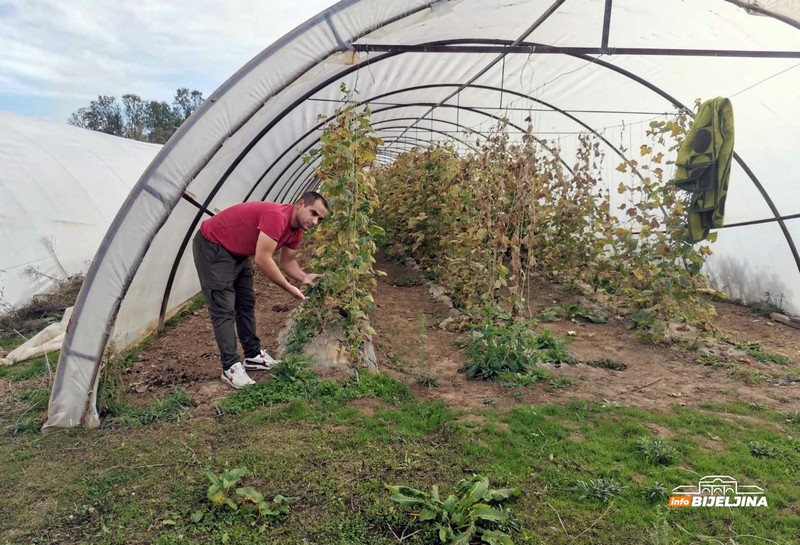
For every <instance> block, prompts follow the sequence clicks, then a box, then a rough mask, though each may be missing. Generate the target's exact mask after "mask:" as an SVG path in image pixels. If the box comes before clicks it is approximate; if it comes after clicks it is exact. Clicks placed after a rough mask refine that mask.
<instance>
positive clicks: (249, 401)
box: [217, 356, 411, 414]
mask: <svg viewBox="0 0 800 545" xmlns="http://www.w3.org/2000/svg"><path fill="white" fill-rule="evenodd" d="M364 397H378V398H381V399H384V400H386V401H388V402H390V403H397V402H398V401H404V400H407V399H409V398H410V397H411V391H410V390H409V389H408V386H406V385H405V384H403V383H401V382H399V381H396V380H394V379H392V378H391V377H389V376H388V375H385V374H383V373H357V374H356V377H355V378H354V379H353V380H352V381H350V382H348V383H347V384H345V385H344V386H339V385H338V384H336V383H335V382H331V381H323V380H320V379H319V378H318V377H317V376H316V375H314V373H312V372H311V370H310V368H309V366H308V362H307V361H305V360H302V359H298V358H296V357H291V356H290V357H286V358H284V359H283V360H282V361H281V363H280V364H278V366H277V367H276V368H275V369H274V370H273V371H272V380H270V381H268V382H260V383H258V384H254V385H252V386H248V387H247V388H243V389H241V390H237V391H236V392H234V393H233V394H231V395H230V396H228V397H227V398H226V399H224V400H222V401H221V402H220V403H219V404H218V405H217V408H218V410H220V411H222V412H224V413H227V414H240V413H243V412H247V411H251V410H253V409H256V408H258V407H266V406H270V405H273V404H278V403H287V402H290V401H295V400H304V401H311V400H314V399H319V400H327V401H334V402H344V401H349V400H352V399H360V398H364Z"/></svg>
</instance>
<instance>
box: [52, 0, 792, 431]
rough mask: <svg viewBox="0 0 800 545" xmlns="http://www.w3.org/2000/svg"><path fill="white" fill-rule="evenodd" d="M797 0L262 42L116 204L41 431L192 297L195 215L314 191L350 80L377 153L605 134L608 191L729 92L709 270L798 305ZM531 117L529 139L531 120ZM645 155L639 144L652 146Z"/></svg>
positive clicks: (569, 3)
mask: <svg viewBox="0 0 800 545" xmlns="http://www.w3.org/2000/svg"><path fill="white" fill-rule="evenodd" d="M799 21H800V9H798V5H797V3H796V2H791V1H780V0H775V1H762V2H748V1H744V0H741V1H740V0H714V1H704V2H688V1H680V0H668V1H663V2H657V3H642V2H636V1H633V0H615V1H612V0H606V1H588V0H556V1H555V2H553V1H537V0H530V1H523V2H513V3H507V2H494V1H480V2H479V1H477V0H453V1H437V2H413V1H405V2H383V1H369V0H360V1H359V0H353V1H343V2H340V3H338V4H336V5H334V6H333V7H331V8H329V9H328V10H326V11H324V12H322V13H320V14H319V15H317V16H316V17H313V18H311V19H309V20H308V21H307V22H306V23H304V24H303V25H301V26H300V27H298V28H297V29H295V30H294V31H292V32H291V33H289V34H287V35H286V36H284V37H283V38H281V39H280V40H278V41H277V42H275V43H274V44H272V45H270V46H269V47H268V48H267V49H265V50H264V51H263V52H262V53H261V54H259V55H258V56H256V57H255V58H254V59H252V60H251V61H250V62H249V63H248V64H247V65H245V66H244V67H243V68H242V69H240V70H239V71H238V72H237V73H236V74H234V75H233V76H231V78H230V79H229V80H228V81H227V82H226V83H225V84H224V85H222V86H221V87H220V88H219V89H217V90H216V91H215V92H214V93H213V94H212V95H211V96H210V97H209V99H208V100H207V101H206V102H205V103H204V104H203V106H202V107H201V108H200V109H199V110H198V111H197V112H196V113H195V114H194V115H193V116H192V117H191V118H190V119H189V120H188V121H187V122H186V123H185V124H184V125H183V126H182V127H181V128H180V130H179V131H178V133H176V135H175V136H174V137H173V138H172V139H171V140H170V141H169V143H168V144H167V145H166V146H164V148H163V149H162V150H161V151H160V152H159V154H158V155H157V156H156V158H155V159H154V160H153V162H152V163H151V164H150V166H149V167H148V168H147V170H146V171H145V173H144V175H143V176H142V177H141V178H140V179H139V181H138V183H137V184H136V185H135V186H134V187H133V190H132V191H131V193H130V194H129V196H128V197H127V200H125V202H124V203H123V204H122V206H121V209H120V212H119V213H118V214H117V216H116V218H115V219H114V221H113V222H112V224H111V226H110V228H109V229H108V231H107V233H106V235H105V238H104V239H103V242H102V244H101V245H100V249H99V250H98V252H97V254H96V256H95V258H94V261H93V262H92V265H91V268H90V270H89V272H88V274H87V277H86V281H85V284H84V287H83V290H82V292H81V295H80V297H79V300H78V302H77V304H76V308H75V311H74V314H73V317H72V322H71V325H70V328H69V331H68V335H67V339H66V341H65V345H64V348H63V350H62V352H61V356H60V360H59V366H58V372H57V377H56V381H55V384H54V387H53V392H52V397H51V401H50V409H49V413H48V421H47V423H46V427H48V428H60V427H74V426H79V425H83V426H89V427H94V426H97V425H98V424H99V419H98V414H97V410H96V408H95V404H96V394H97V382H98V378H99V370H100V362H101V360H102V358H103V354H104V352H105V350H106V349H107V348H108V346H109V344H110V343H112V342H113V343H114V344H115V345H116V346H117V347H123V346H127V345H129V344H131V343H132V342H134V341H136V340H137V339H140V338H142V337H143V336H144V335H146V334H147V333H149V332H151V331H153V330H158V329H160V328H161V327H163V324H164V323H165V321H166V320H167V319H168V318H169V317H170V316H171V315H172V313H174V312H175V311H176V309H178V308H179V307H180V306H181V305H183V304H184V303H185V302H186V301H188V300H189V299H191V298H192V297H193V296H194V295H195V294H197V292H198V291H199V284H198V281H197V276H196V273H195V269H194V267H193V263H192V257H191V250H190V249H189V243H190V240H191V238H192V236H193V235H194V233H195V232H196V230H197V228H198V225H199V223H200V221H202V220H203V219H205V218H206V217H208V215H209V214H213V213H215V212H216V211H219V210H222V209H224V208H226V207H228V206H230V205H232V204H235V203H240V202H244V201H250V200H270V201H278V202H291V201H292V200H293V199H294V198H296V196H298V195H299V194H301V193H302V192H303V191H305V190H307V189H312V188H315V187H316V184H317V183H318V181H317V180H316V178H315V176H314V173H315V167H316V166H317V165H318V160H319V158H318V157H316V158H313V157H312V159H311V160H306V161H304V160H303V157H304V156H306V157H308V153H309V152H310V150H312V149H314V148H315V147H317V146H319V140H320V136H321V134H322V130H323V128H324V127H325V126H326V124H327V123H329V122H330V121H331V119H333V112H334V110H335V109H336V108H337V107H338V106H340V105H341V101H342V87H343V86H344V87H345V88H346V89H349V90H352V91H353V94H352V100H355V101H357V102H358V103H360V104H364V105H368V106H369V108H370V110H371V117H370V123H371V125H372V127H373V128H374V130H375V131H376V134H377V135H378V136H379V137H380V138H381V139H382V143H381V145H380V147H379V148H378V152H377V154H378V157H377V162H378V163H380V164H391V163H392V162H393V161H395V159H396V158H397V157H398V154H399V153H402V152H405V151H408V150H410V149H412V148H426V147H429V146H431V145H433V144H435V143H444V142H448V143H449V144H450V145H452V146H454V148H455V149H456V150H458V151H459V152H460V153H467V152H469V151H470V150H471V149H474V148H475V147H476V141H483V142H485V141H486V140H487V139H488V138H490V137H491V134H493V131H496V130H497V127H498V126H499V125H498V124H502V126H503V127H504V128H503V130H504V131H505V133H506V134H507V135H508V138H509V139H510V140H511V141H518V142H522V141H523V139H524V137H525V135H526V134H530V136H531V137H532V138H533V139H535V140H536V141H539V142H541V143H542V145H543V147H544V149H546V150H547V152H548V153H550V154H553V155H554V156H555V158H556V160H557V161H558V162H560V163H561V164H562V165H564V168H565V169H567V170H569V169H571V168H572V167H573V165H574V164H575V163H576V161H577V159H576V157H577V156H578V154H579V153H580V152H581V149H582V145H583V144H582V142H583V138H584V137H585V136H586V135H589V136H590V137H591V138H592V139H593V141H595V142H596V143H597V146H598V147H597V149H598V151H599V154H600V155H599V156H600V157H602V160H601V161H600V163H599V165H598V169H599V179H600V180H602V181H603V182H604V183H605V184H606V185H607V188H606V189H608V190H609V191H613V190H614V189H615V188H616V187H617V184H619V183H620V182H624V183H625V184H627V185H630V186H634V185H635V184H636V183H637V179H638V178H639V177H640V176H641V174H640V173H639V174H637V173H636V172H633V171H632V170H631V169H628V170H627V171H625V169H620V168H619V165H620V164H627V165H631V164H632V163H631V161H636V160H638V159H639V157H640V150H641V149H642V148H641V147H642V145H644V144H645V142H646V140H647V133H648V131H649V130H650V129H651V128H652V126H653V125H652V124H653V123H654V122H655V123H659V122H664V121H667V120H670V119H672V118H673V117H674V116H676V115H679V114H681V113H683V114H684V115H691V113H692V112H694V110H695V102H696V101H698V100H702V101H705V100H708V99H712V98H714V97H718V96H719V97H726V98H728V99H730V101H731V103H732V105H733V111H734V115H735V131H736V143H735V151H734V156H733V162H732V167H731V174H730V183H729V187H728V198H727V204H726V207H725V227H724V228H722V229H719V230H718V233H717V241H716V243H715V244H713V254H712V256H711V257H710V258H709V259H708V262H707V263H706V272H707V275H708V276H709V278H710V280H711V283H712V285H713V286H714V287H716V288H717V289H720V290H722V291H725V292H727V293H729V294H731V295H732V296H735V297H738V298H741V299H743V300H751V301H752V300H757V299H759V298H761V297H763V296H764V294H765V293H768V294H771V296H773V297H778V296H779V297H781V300H782V304H783V306H784V307H785V308H786V309H787V310H788V311H791V312H798V311H800V292H798V291H797V290H796V289H795V288H794V285H795V284H796V282H797V281H798V279H799V278H798V275H800V256H799V255H798V251H797V248H796V239H797V235H800V231H798V228H797V226H798V223H797V222H796V221H794V218H796V217H799V216H800V215H799V214H798V209H800V192H798V191H797V190H796V189H795V187H796V184H794V180H793V178H792V174H791V173H792V172H793V170H794V169H793V159H794V156H795V154H796V149H797V146H798V143H800V142H798V136H797V130H796V126H795V123H794V120H796V119H798V118H799V117H800V116H799V115H798V114H800V100H798V99H799V98H800V71H798V70H797V68H798V66H800V22H799ZM529 125H530V126H531V127H532V129H531V130H530V131H529V130H528V126H529ZM641 153H642V154H643V152H641Z"/></svg>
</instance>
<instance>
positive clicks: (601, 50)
mask: <svg viewBox="0 0 800 545" xmlns="http://www.w3.org/2000/svg"><path fill="white" fill-rule="evenodd" d="M353 48H354V49H355V50H356V51H360V52H370V53H375V52H380V53H479V54H486V53H498V54H500V55H502V58H505V56H506V55H511V54H523V55H608V56H613V55H617V56H640V57H658V56H666V57H736V58H768V59H797V58H800V51H766V50H746V49H675V48H655V47H562V46H556V45H548V44H540V43H525V44H510V45H493V46H492V45H432V44H431V45H429V44H372V43H370V44H353ZM484 73H485V71H484V72H481V73H480V74H479V76H478V77H480V76H482V75H483V74H484ZM475 79H477V78H475ZM475 79H473V80H471V81H475ZM449 98H452V97H448V99H449ZM446 100H447V99H446Z"/></svg>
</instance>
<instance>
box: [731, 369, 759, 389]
mask: <svg viewBox="0 0 800 545" xmlns="http://www.w3.org/2000/svg"><path fill="white" fill-rule="evenodd" d="M729 376H731V377H733V378H736V379H738V380H741V381H742V382H744V383H745V384H749V385H751V386H753V385H755V384H763V383H764V380H765V379H764V375H762V374H761V373H759V372H758V370H756V369H752V368H742V369H734V370H733V371H731V372H730V373H729Z"/></svg>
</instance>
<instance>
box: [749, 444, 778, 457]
mask: <svg viewBox="0 0 800 545" xmlns="http://www.w3.org/2000/svg"><path fill="white" fill-rule="evenodd" d="M747 448H749V449H750V454H752V455H753V456H755V457H756V458H777V457H778V449H776V448H775V447H773V446H772V445H767V444H765V443H762V442H760V441H752V442H750V443H747Z"/></svg>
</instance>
